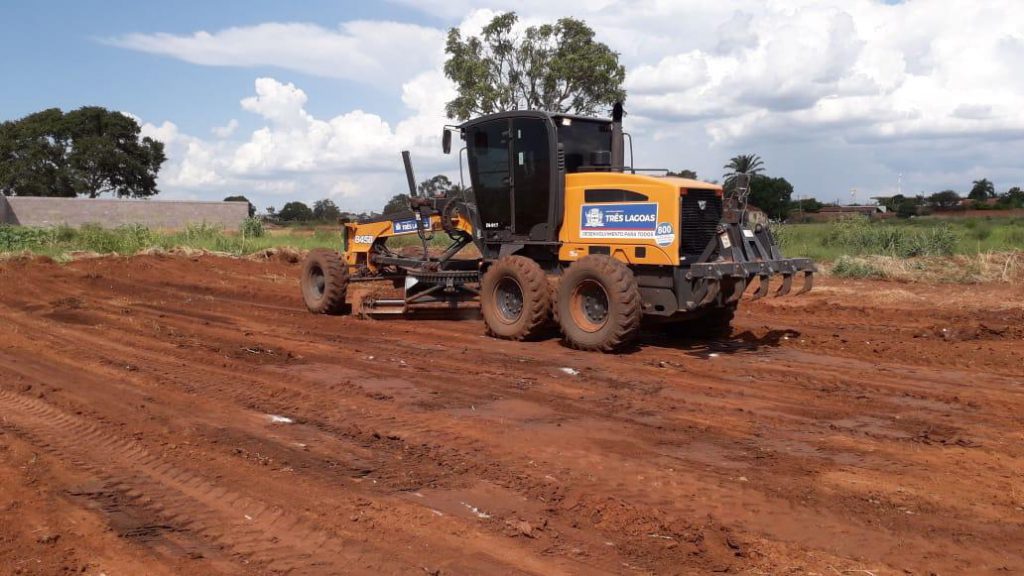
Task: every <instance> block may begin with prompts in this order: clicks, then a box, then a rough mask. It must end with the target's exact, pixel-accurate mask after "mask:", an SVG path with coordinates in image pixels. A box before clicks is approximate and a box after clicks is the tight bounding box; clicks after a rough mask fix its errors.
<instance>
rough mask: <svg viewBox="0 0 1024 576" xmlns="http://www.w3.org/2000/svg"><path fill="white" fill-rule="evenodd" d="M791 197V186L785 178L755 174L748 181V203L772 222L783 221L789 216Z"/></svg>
mask: <svg viewBox="0 0 1024 576" xmlns="http://www.w3.org/2000/svg"><path fill="white" fill-rule="evenodd" d="M792 196H793V185H792V184H790V183H789V181H787V180H786V179H785V178H771V177H769V176H763V175H761V174H757V175H755V176H754V177H753V178H751V179H750V197H749V202H750V203H751V204H753V205H754V206H757V207H758V208H760V209H761V210H763V211H764V213H765V214H767V215H768V217H769V218H771V219H773V220H783V219H785V218H786V216H788V215H789V207H790V199H791V198H792Z"/></svg>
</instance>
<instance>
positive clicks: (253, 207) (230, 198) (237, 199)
mask: <svg viewBox="0 0 1024 576" xmlns="http://www.w3.org/2000/svg"><path fill="white" fill-rule="evenodd" d="M224 201H225V202H245V203H246V204H248V205H249V218H252V217H253V216H255V215H256V205H255V204H253V203H252V202H249V199H248V198H246V197H245V196H228V197H227V198H225V199H224Z"/></svg>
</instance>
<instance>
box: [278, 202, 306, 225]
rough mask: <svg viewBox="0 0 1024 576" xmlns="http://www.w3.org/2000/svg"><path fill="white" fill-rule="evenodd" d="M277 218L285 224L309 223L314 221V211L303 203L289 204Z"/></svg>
mask: <svg viewBox="0 0 1024 576" xmlns="http://www.w3.org/2000/svg"><path fill="white" fill-rule="evenodd" d="M277 217H278V218H279V219H281V220H283V221H284V222H309V221H310V220H312V219H313V211H312V210H310V209H309V206H306V205H305V204H303V203H302V202H289V203H287V204H285V205H284V206H283V207H282V208H281V211H280V212H278V213H277Z"/></svg>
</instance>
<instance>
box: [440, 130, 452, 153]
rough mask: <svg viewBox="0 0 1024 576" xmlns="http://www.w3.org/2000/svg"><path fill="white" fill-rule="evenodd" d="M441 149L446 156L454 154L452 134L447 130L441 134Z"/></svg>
mask: <svg viewBox="0 0 1024 576" xmlns="http://www.w3.org/2000/svg"><path fill="white" fill-rule="evenodd" d="M441 149H442V150H444V153H445V154H451V152H452V133H451V131H450V130H448V129H447V128H445V129H444V131H443V132H442V133H441Z"/></svg>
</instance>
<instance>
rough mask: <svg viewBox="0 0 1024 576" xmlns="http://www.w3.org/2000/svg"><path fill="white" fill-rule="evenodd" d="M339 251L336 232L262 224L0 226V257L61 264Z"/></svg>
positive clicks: (338, 233)
mask: <svg viewBox="0 0 1024 576" xmlns="http://www.w3.org/2000/svg"><path fill="white" fill-rule="evenodd" d="M282 247H287V248H293V249H296V250H312V249H313V248H335V249H340V248H341V232H340V230H335V231H327V230H316V231H314V232H313V233H312V234H301V235H300V234H289V233H282V234H273V235H269V234H266V233H265V231H264V230H263V229H262V226H260V227H259V229H257V228H256V227H255V226H254V225H253V224H251V223H248V222H246V223H243V225H242V227H241V229H240V230H238V231H233V230H232V231H225V230H222V229H221V228H218V227H216V226H210V225H208V224H195V225H191V226H189V227H187V228H185V229H184V230H179V231H171V232H161V231H153V230H150V229H149V228H146V227H145V226H121V227H118V228H101V227H99V226H82V227H81V228H70V227H67V226H58V227H54V228H25V227H18V226H0V253H17V252H31V253H34V254H40V255H44V256H50V257H51V258H54V259H58V260H62V259H66V258H68V257H69V256H72V255H74V254H75V253H81V252H88V253H97V254H120V255H124V256H127V255H131V254H135V253H136V252H139V251H142V250H148V249H162V250H171V249H174V248H191V249H196V250H208V251H211V252H221V253H226V254H231V255H234V256H244V255H247V254H252V253H255V252H259V251H262V250H266V249H268V248H282Z"/></svg>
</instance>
